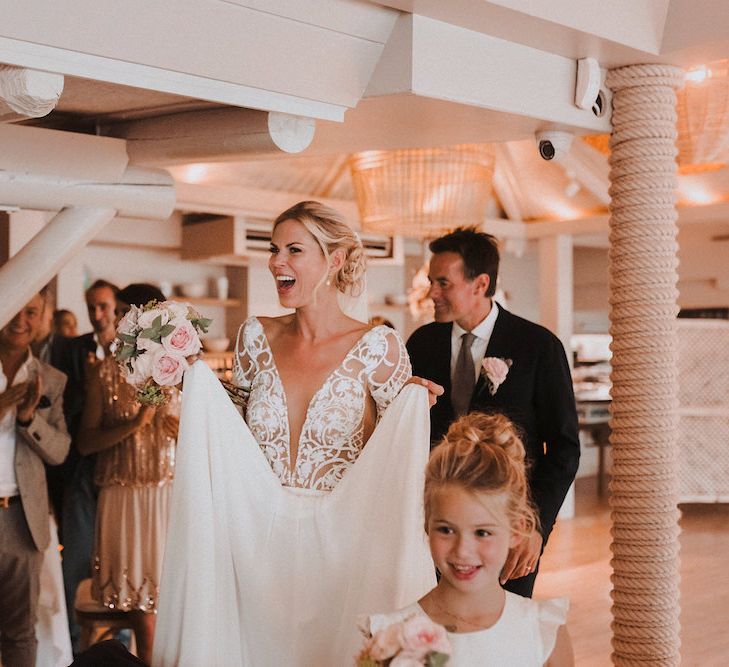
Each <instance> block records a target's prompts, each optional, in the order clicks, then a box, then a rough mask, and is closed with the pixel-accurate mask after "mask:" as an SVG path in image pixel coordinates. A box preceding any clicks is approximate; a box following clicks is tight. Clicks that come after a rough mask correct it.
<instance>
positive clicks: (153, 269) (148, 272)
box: [57, 218, 225, 336]
mask: <svg viewBox="0 0 729 667" xmlns="http://www.w3.org/2000/svg"><path fill="white" fill-rule="evenodd" d="M179 245H180V226H179V220H178V219H176V218H171V219H170V220H168V221H165V222H149V221H140V220H122V219H115V220H113V221H112V222H111V223H109V226H108V227H107V228H106V229H104V230H103V231H102V232H101V233H100V234H98V235H97V236H96V238H95V239H94V240H93V241H92V242H91V243H90V244H89V245H88V246H87V247H86V248H84V249H82V250H81V251H80V252H79V253H78V254H77V255H76V256H75V257H74V258H73V259H72V260H71V261H70V262H69V263H68V264H67V265H66V266H65V267H64V268H63V269H62V270H61V272H60V273H59V274H58V299H57V302H58V307H59V308H68V309H69V310H72V311H73V312H74V313H76V316H77V317H78V320H79V333H84V332H87V331H90V330H91V324H90V322H89V319H88V315H87V313H86V304H85V301H84V290H85V289H86V287H88V286H89V285H90V284H91V283H93V282H94V281H95V280H97V279H99V278H103V279H105V280H109V281H110V282H112V283H115V284H116V285H118V286H119V287H124V286H125V285H128V284H129V283H132V282H148V283H152V284H154V285H159V284H160V283H161V282H169V283H171V284H172V285H179V284H180V283H189V282H203V283H205V284H206V285H209V283H210V282H212V281H214V280H215V278H217V277H219V276H223V275H225V269H224V267H221V266H215V265H206V264H202V263H200V262H191V261H184V260H182V259H180V254H179ZM144 246H147V247H144ZM209 289H210V292H209V293H210V294H211V295H213V294H214V291H212V286H209ZM198 309H199V310H201V311H202V312H203V314H204V315H206V316H208V317H212V318H213V324H212V326H211V329H210V332H209V335H210V336H223V335H224V329H225V327H224V321H223V317H224V309H223V308H219V307H210V306H198Z"/></svg>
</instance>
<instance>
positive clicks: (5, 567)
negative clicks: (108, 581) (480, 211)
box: [0, 293, 70, 667]
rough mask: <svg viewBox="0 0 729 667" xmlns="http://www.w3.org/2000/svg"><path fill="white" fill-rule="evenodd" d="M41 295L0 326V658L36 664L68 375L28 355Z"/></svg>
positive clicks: (16, 666)
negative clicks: (50, 477) (51, 491)
mask: <svg viewBox="0 0 729 667" xmlns="http://www.w3.org/2000/svg"><path fill="white" fill-rule="evenodd" d="M44 306H45V299H44V297H43V294H41V293H38V294H36V295H35V296H33V298H32V299H31V300H30V301H29V302H28V303H27V304H26V305H25V307H24V308H23V309H22V310H21V311H20V312H19V313H18V314H17V315H16V316H15V317H14V318H13V319H12V320H11V321H10V323H9V324H7V325H6V326H5V327H3V328H2V329H0V662H2V664H3V665H5V667H34V665H35V659H36V638H35V622H36V608H37V605H38V595H39V574H40V568H41V563H42V560H43V551H44V550H45V548H46V547H47V546H48V542H49V539H50V532H49V527H48V512H49V507H48V492H47V487H46V473H45V467H44V465H43V464H44V463H49V464H52V465H55V464H59V463H62V462H63V460H64V458H65V457H66V454H67V453H68V447H69V444H70V438H69V436H68V432H67V431H66V423H65V421H64V418H63V389H64V387H65V384H66V376H65V375H64V374H63V373H61V372H60V371H57V370H56V369H54V368H52V367H51V366H49V365H48V364H45V363H43V362H41V361H38V360H37V359H35V358H34V357H33V354H32V352H31V350H30V344H31V342H32V341H33V339H34V338H35V335H36V333H37V330H38V327H39V326H40V323H41V317H42V314H43V308H44Z"/></svg>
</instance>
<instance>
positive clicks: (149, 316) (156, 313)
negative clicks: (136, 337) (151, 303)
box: [138, 308, 170, 329]
mask: <svg viewBox="0 0 729 667" xmlns="http://www.w3.org/2000/svg"><path fill="white" fill-rule="evenodd" d="M160 316H161V317H162V324H161V326H164V325H165V324H167V322H168V321H169V319H170V316H169V314H168V313H167V309H166V308H152V310H148V311H146V312H144V313H140V314H139V320H138V322H139V326H140V327H142V329H149V327H151V326H152V323H153V322H154V321H155V320H156V319H157V318H158V317H160Z"/></svg>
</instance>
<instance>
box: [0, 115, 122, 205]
mask: <svg viewBox="0 0 729 667" xmlns="http://www.w3.org/2000/svg"><path fill="white" fill-rule="evenodd" d="M0 147H2V149H1V150H0V170H4V171H9V172H18V173H28V174H36V175H38V176H40V175H45V176H51V177H60V178H64V179H68V180H92V181H94V182H96V183H118V182H119V179H120V178H121V177H122V174H123V173H124V171H125V169H126V168H127V164H128V163H129V157H128V156H127V150H126V142H125V141H123V140H121V139H112V138H110V137H95V136H91V135H88V134H79V133H76V132H60V131H58V130H47V129H44V128H40V127H27V126H21V125H7V124H5V125H2V124H0ZM6 203H10V202H6ZM59 208H60V207H59Z"/></svg>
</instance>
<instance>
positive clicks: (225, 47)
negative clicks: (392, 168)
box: [0, 0, 398, 120]
mask: <svg viewBox="0 0 729 667" xmlns="http://www.w3.org/2000/svg"><path fill="white" fill-rule="evenodd" d="M246 5H253V6H246ZM289 5H290V7H289ZM295 5H300V3H284V2H280V1H279V2H275V3H273V4H272V5H271V6H270V7H268V6H266V5H261V3H259V2H243V1H240V0H239V1H238V2H234V1H228V2H223V1H221V0H178V2H176V3H175V6H174V11H170V7H169V5H168V4H167V3H150V2H147V1H146V0H127V1H126V2H124V3H123V4H121V5H120V4H119V3H118V2H115V1H114V0H74V1H73V2H68V1H66V2H64V1H58V0H25V1H24V2H23V3H22V4H21V5H18V4H17V3H15V2H12V1H11V0H0V11H1V12H2V16H3V21H2V23H1V24H0V37H2V38H3V39H2V42H0V62H6V63H9V64H16V65H22V66H27V67H34V68H36V69H44V70H48V71H53V72H59V73H62V74H69V75H75V76H80V77H85V78H92V79H98V80H101V81H109V82H112V83H121V84H125V85H133V86H137V87H142V88H151V89H153V90H160V91H164V92H169V93H176V94H180V95H186V96H190V97H195V98H197V99H202V100H210V101H217V102H222V103H224V104H230V105H235V106H244V107H248V108H255V109H262V110H267V111H281V112H284V113H291V114H294V115H299V116H309V117H312V118H328V119H331V120H341V119H342V115H343V111H344V109H345V108H348V107H353V106H355V105H356V104H357V103H358V102H359V100H360V98H361V96H362V94H363V92H364V89H365V86H366V85H367V82H368V81H369V79H370V76H371V74H372V71H373V70H374V67H375V65H376V64H377V61H378V59H379V57H380V54H381V52H382V49H383V44H384V41H385V39H386V36H387V35H389V31H390V29H391V27H392V25H393V24H394V21H395V18H396V17H397V15H398V13H397V12H395V11H393V10H392V9H388V8H385V7H379V6H377V5H369V4H367V3H362V2H359V3H357V2H353V0H316V1H315V2H314V4H313V5H312V8H311V9H312V11H311V13H310V14H309V16H308V20H303V18H302V16H301V15H302V8H301V7H298V8H297V7H295ZM360 5H365V6H360ZM349 10H353V15H352V16H351V17H350V16H349V15H348V14H349ZM276 11H281V12H284V14H283V15H277V14H276ZM79 17H84V20H82V21H80V20H79ZM362 17H366V18H367V21H366V22H365V26H364V27H362V26H361V25H360V26H359V27H358V26H357V25H356V23H355V20H356V19H362ZM318 23H321V24H323V25H319V24H318ZM373 25H374V26H375V28H372V27H371V26H373ZM378 40H379V41H378Z"/></svg>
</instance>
